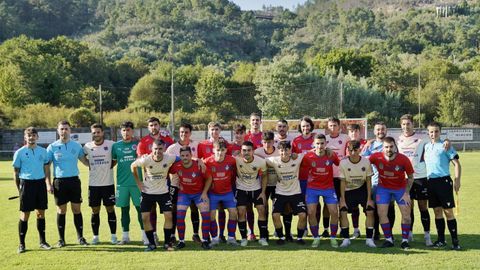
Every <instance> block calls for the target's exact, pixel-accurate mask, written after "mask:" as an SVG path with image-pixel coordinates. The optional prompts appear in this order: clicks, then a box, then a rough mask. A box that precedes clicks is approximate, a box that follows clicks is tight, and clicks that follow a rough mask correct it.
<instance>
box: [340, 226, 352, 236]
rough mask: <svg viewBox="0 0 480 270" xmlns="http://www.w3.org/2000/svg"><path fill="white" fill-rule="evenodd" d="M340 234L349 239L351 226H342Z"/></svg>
mask: <svg viewBox="0 0 480 270" xmlns="http://www.w3.org/2000/svg"><path fill="white" fill-rule="evenodd" d="M340 236H341V237H343V238H344V239H349V238H350V228H349V227H347V228H342V229H341V231H340Z"/></svg>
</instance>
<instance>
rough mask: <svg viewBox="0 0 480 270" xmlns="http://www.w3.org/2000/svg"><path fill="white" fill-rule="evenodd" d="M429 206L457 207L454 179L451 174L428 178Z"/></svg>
mask: <svg viewBox="0 0 480 270" xmlns="http://www.w3.org/2000/svg"><path fill="white" fill-rule="evenodd" d="M428 195H429V196H428V207H430V208H436V207H442V208H443V209H450V208H454V207H455V200H454V199H453V181H452V178H450V176H445V177H439V178H429V179H428Z"/></svg>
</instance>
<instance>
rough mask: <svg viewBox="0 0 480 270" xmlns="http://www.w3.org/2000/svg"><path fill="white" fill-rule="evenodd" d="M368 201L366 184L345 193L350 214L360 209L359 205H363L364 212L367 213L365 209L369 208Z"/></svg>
mask: <svg viewBox="0 0 480 270" xmlns="http://www.w3.org/2000/svg"><path fill="white" fill-rule="evenodd" d="M367 201H368V190H367V183H364V184H363V185H362V186H361V187H359V188H356V189H352V190H346V191H345V203H346V204H347V208H348V213H352V210H353V209H356V208H358V205H361V206H362V208H363V211H364V212H365V209H366V207H367Z"/></svg>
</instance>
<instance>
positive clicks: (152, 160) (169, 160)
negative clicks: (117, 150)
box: [130, 139, 176, 251]
mask: <svg viewBox="0 0 480 270" xmlns="http://www.w3.org/2000/svg"><path fill="white" fill-rule="evenodd" d="M165 147H166V144H165V142H164V141H162V140H159V139H156V140H155V141H153V145H152V152H151V153H150V154H148V155H144V156H142V157H140V158H138V159H137V160H135V161H134V162H133V163H132V165H131V167H130V169H131V171H132V174H133V177H134V178H135V182H136V183H137V185H138V188H139V189H140V190H141V191H142V201H141V204H140V208H141V211H142V220H143V224H144V225H145V234H146V235H147V238H148V241H149V244H148V246H147V248H146V249H145V251H153V250H155V249H156V248H157V245H156V243H155V242H156V241H155V238H154V236H153V228H152V226H151V224H150V223H149V222H148V221H149V220H150V212H151V209H152V205H154V204H157V203H158V206H159V208H160V210H161V211H162V212H163V216H164V219H165V223H164V225H163V233H164V239H165V243H164V248H165V249H166V250H173V247H172V244H171V242H170V237H171V235H172V201H171V197H170V192H169V188H168V183H167V177H168V172H169V170H170V167H171V166H172V164H173V163H175V160H176V156H174V155H168V154H164V153H163V152H165ZM137 168H143V171H144V172H145V175H144V178H143V182H142V181H140V177H139V176H138V170H137Z"/></svg>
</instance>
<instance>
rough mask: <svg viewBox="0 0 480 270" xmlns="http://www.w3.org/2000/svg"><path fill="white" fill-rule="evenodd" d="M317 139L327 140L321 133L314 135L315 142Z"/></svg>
mask: <svg viewBox="0 0 480 270" xmlns="http://www.w3.org/2000/svg"><path fill="white" fill-rule="evenodd" d="M319 139H323V140H327V137H325V135H323V134H322V133H318V134H316V135H315V140H319Z"/></svg>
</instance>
